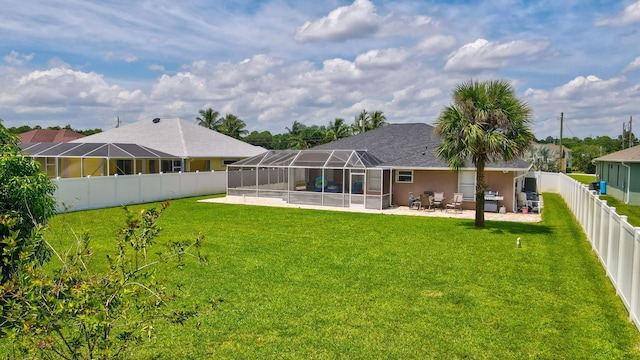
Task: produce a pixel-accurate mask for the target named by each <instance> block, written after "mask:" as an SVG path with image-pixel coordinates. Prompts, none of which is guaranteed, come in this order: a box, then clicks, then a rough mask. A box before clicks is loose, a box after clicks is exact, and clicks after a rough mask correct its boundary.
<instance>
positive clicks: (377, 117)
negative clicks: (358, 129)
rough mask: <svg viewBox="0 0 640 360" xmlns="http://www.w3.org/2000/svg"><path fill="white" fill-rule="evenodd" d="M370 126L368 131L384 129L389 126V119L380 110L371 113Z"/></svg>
mask: <svg viewBox="0 0 640 360" xmlns="http://www.w3.org/2000/svg"><path fill="white" fill-rule="evenodd" d="M369 124H370V128H369V129H367V130H373V129H377V128H379V127H383V126H385V125H387V117H386V116H385V115H384V113H383V112H382V111H380V110H376V111H374V112H370V113H369Z"/></svg>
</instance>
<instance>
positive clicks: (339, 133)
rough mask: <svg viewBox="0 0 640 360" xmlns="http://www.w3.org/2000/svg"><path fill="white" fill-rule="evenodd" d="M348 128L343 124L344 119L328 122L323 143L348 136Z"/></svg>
mask: <svg viewBox="0 0 640 360" xmlns="http://www.w3.org/2000/svg"><path fill="white" fill-rule="evenodd" d="M349 131H350V129H349V126H347V124H345V123H344V119H342V118H336V119H335V121H329V128H328V129H327V132H326V133H325V136H324V142H325V143H328V142H332V141H336V140H339V139H342V138H346V137H348V136H349Z"/></svg>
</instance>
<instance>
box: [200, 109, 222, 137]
mask: <svg viewBox="0 0 640 360" xmlns="http://www.w3.org/2000/svg"><path fill="white" fill-rule="evenodd" d="M199 112H200V116H198V117H196V120H198V125H200V126H204V127H206V128H207V129H211V130H216V131H217V130H218V128H219V127H220V124H221V123H222V119H219V118H218V116H220V113H219V112H217V111H215V110H213V109H212V108H208V109H206V110H200V111H199Z"/></svg>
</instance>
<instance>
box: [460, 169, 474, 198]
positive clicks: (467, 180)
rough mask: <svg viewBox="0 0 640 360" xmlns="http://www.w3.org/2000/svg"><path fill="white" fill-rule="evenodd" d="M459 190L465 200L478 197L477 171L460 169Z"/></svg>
mask: <svg viewBox="0 0 640 360" xmlns="http://www.w3.org/2000/svg"><path fill="white" fill-rule="evenodd" d="M458 192H461V193H462V194H463V195H462V197H463V199H464V200H473V201H475V199H476V172H475V171H469V170H460V171H458Z"/></svg>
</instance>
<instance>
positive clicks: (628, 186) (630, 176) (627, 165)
mask: <svg viewBox="0 0 640 360" xmlns="http://www.w3.org/2000/svg"><path fill="white" fill-rule="evenodd" d="M593 162H594V163H595V165H596V175H597V176H598V179H600V180H601V181H605V182H606V193H607V194H608V195H611V196H614V197H616V198H618V199H621V200H622V201H624V202H625V203H626V204H630V205H640V145H636V146H634V147H631V148H628V149H624V150H620V151H617V152H614V153H611V154H608V155H604V156H601V157H599V158H596V159H593Z"/></svg>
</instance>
